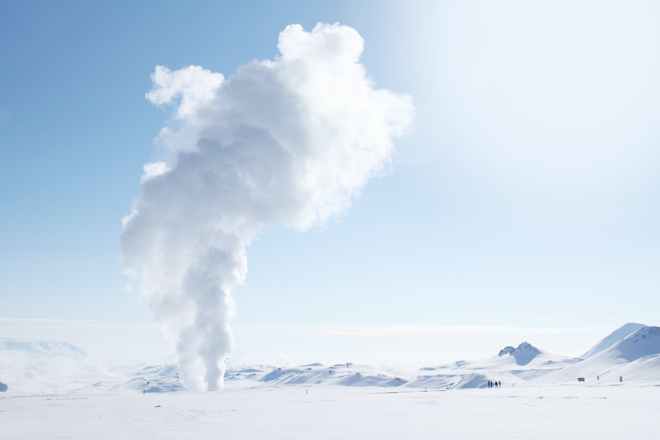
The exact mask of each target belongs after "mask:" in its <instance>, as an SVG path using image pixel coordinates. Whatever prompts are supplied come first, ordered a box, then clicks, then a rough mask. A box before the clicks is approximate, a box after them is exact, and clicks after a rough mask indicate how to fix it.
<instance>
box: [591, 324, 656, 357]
mask: <svg viewBox="0 0 660 440" xmlns="http://www.w3.org/2000/svg"><path fill="white" fill-rule="evenodd" d="M643 327H646V326H645V325H644V324H638V323H636V322H629V323H628V324H625V325H623V326H622V327H619V328H618V329H616V330H614V331H613V332H612V333H610V334H609V335H608V336H607V337H605V338H604V339H603V340H602V341H600V342H599V343H598V344H596V345H595V346H593V347H592V348H591V350H589V351H588V352H586V353H585V354H583V355H582V358H583V359H587V358H590V357H592V356H594V355H596V354H598V353H601V352H603V351H605V350H607V349H608V348H610V347H612V346H613V345H615V344H618V343H619V342H621V341H622V340H623V339H625V338H626V337H627V336H629V335H631V334H633V333H635V332H636V331H637V330H639V329H641V328H643Z"/></svg>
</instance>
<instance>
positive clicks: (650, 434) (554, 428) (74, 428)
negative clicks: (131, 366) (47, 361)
mask: <svg viewBox="0 0 660 440" xmlns="http://www.w3.org/2000/svg"><path fill="white" fill-rule="evenodd" d="M658 408H660V389H658V388H655V387H637V386H632V385H624V386H577V385H570V386H547V387H515V388H502V389H470V390H458V391H420V390H411V389H397V390H388V389H382V388H378V387H361V388H352V387H336V386H328V385H321V386H315V387H310V386H274V387H271V386H269V387H244V386H241V385H236V384H229V385H228V386H227V388H226V390H225V391H224V392H214V393H189V392H179V393H165V394H138V393H131V392H119V393H117V392H115V393H101V394H75V395H51V396H48V395H26V396H20V397H19V396H14V397H11V396H4V397H0V429H1V431H2V432H1V433H0V438H3V439H7V440H15V439H16V440H18V439H44V438H67V439H85V440H86V439H90V438H94V439H98V440H100V439H112V440H116V439H200V440H201V439H211V438H214V439H217V438H228V439H258V438H268V439H347V438H355V439H396V440H401V439H431V438H433V439H437V438H451V439H485V438H488V439H507V440H508V439H536V440H543V439H552V440H556V439H557V438H566V439H575V438H584V439H591V438H597V439H599V440H608V439H622V438H635V439H636V440H645V439H648V440H651V439H657V438H658V432H659V430H660V421H659V419H658Z"/></svg>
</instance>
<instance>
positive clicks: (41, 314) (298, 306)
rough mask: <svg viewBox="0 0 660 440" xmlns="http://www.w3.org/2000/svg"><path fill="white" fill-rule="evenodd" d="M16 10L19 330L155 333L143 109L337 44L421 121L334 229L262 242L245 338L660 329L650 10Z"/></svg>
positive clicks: (12, 110) (7, 186) (271, 234)
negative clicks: (630, 326) (300, 46)
mask: <svg viewBox="0 0 660 440" xmlns="http://www.w3.org/2000/svg"><path fill="white" fill-rule="evenodd" d="M1 8H2V10H1V11H0V17H2V18H0V24H1V26H0V54H1V56H2V57H1V59H2V60H3V62H2V69H0V83H1V84H2V85H3V93H2V97H1V98H0V148H1V150H2V153H3V157H4V164H5V166H4V168H3V171H2V173H0V188H2V190H1V194H2V202H3V203H2V204H0V219H1V220H0V222H2V223H1V224H0V244H1V245H0V258H1V261H2V262H3V264H2V266H1V269H0V279H2V285H1V286H0V298H2V308H3V310H2V312H1V313H2V315H3V316H4V317H7V318H49V319H61V320H83V319H84V320H101V321H120V322H145V321H148V320H149V319H150V313H149V311H148V310H147V308H146V307H145V306H144V305H143V304H142V302H141V300H140V298H139V297H138V296H137V295H136V294H135V293H132V292H128V291H127V290H126V289H125V280H124V279H123V277H122V274H121V267H120V252H119V234H120V219H121V218H122V217H123V216H124V215H125V214H126V213H127V212H128V210H129V208H130V204H131V200H133V199H134V198H135V197H136V195H137V191H138V185H139V178H140V175H141V173H142V165H143V164H144V163H145V162H147V161H149V160H150V159H151V158H152V157H153V138H154V137H155V135H156V134H157V133H158V130H159V129H160V127H162V125H163V123H164V120H165V119H166V118H167V114H166V113H165V112H163V111H160V110H158V109H155V108H154V107H152V106H150V105H149V104H148V103H147V102H146V101H145V99H144V94H145V92H147V91H148V90H149V88H150V79H149V75H150V73H151V72H152V71H153V69H154V66H155V65H157V64H162V65H167V66H170V67H172V68H178V67H184V66H187V65H190V64H198V65H201V66H204V67H206V68H209V69H212V70H214V71H218V72H223V73H224V74H225V75H226V76H229V75H231V74H232V72H233V71H234V70H235V69H236V67H238V66H240V65H241V64H244V63H246V62H248V61H250V60H251V59H254V58H271V57H273V56H274V55H275V54H276V41H277V35H278V33H279V31H280V30H281V29H282V28H283V27H284V26H286V25H287V24H290V23H300V24H302V25H303V26H305V28H311V27H313V25H314V24H315V23H316V22H319V21H321V22H331V23H332V22H341V23H344V24H347V25H350V26H352V27H354V28H355V29H357V30H358V31H359V32H360V34H361V35H362V36H363V37H364V39H365V47H366V50H365V53H364V56H363V62H364V64H365V65H366V66H367V68H368V73H369V75H370V77H371V78H372V79H373V80H374V81H375V83H376V84H377V85H378V86H379V87H385V88H388V89H391V90H395V91H397V92H405V93H409V94H411V95H412V96H413V99H414V101H415V105H416V111H417V114H416V120H415V123H414V127H413V129H412V131H411V133H410V134H409V135H408V136H407V137H406V138H405V139H403V140H402V141H401V142H399V143H398V144H397V147H398V152H397V154H396V156H395V159H394V161H393V162H392V164H391V166H390V167H389V169H388V170H387V173H386V175H385V176H383V177H380V178H377V179H374V180H372V181H371V182H370V183H369V184H368V186H367V187H366V188H365V190H364V191H363V192H362V194H361V196H360V197H359V198H358V199H357V200H356V201H355V202H354V203H353V206H352V207H351V209H350V210H348V212H347V213H346V214H345V215H343V216H342V217H341V218H340V219H339V220H336V221H331V222H330V223H328V224H327V225H325V226H324V227H322V228H320V229H316V230H312V231H310V232H307V233H300V232H296V231H290V230H286V229H284V228H281V227H273V228H271V229H270V230H268V231H267V233H264V234H263V235H262V236H261V237H260V238H259V239H258V240H257V241H256V242H255V243H254V245H253V246H252V248H251V249H250V255H249V274H248V279H247V283H246V285H245V286H244V287H242V288H240V289H239V290H238V291H237V292H236V295H235V298H236V302H237V305H238V311H239V312H238V318H237V320H238V326H237V332H240V331H241V328H245V329H249V328H251V327H255V326H263V325H265V326H284V327H287V326H288V327H287V328H289V329H291V328H297V326H317V325H324V326H328V327H350V328H376V329H382V328H384V327H388V326H391V325H413V326H426V327H440V326H452V325H454V326H455V325H479V326H489V325H492V326H508V327H519V328H533V327H542V328H547V327H556V328H596V327H597V328H610V327H614V326H617V325H620V324H623V323H624V322H626V321H633V320H634V321H642V322H647V323H654V320H655V322H656V323H657V317H656V314H655V313H654V311H655V310H658V307H660V295H658V286H659V285H660V275H659V274H658V271H657V267H658V263H659V262H660V261H659V257H660V251H659V249H660V246H659V245H660V234H659V233H658V229H657V225H658V224H659V222H658V220H659V217H660V210H659V209H658V207H657V206H658V204H657V200H658V195H659V194H658V188H660V185H659V184H660V175H659V174H658V172H657V170H658V169H660V167H659V166H660V155H659V154H658V148H657V143H658V138H659V135H660V128H658V127H660V124H658V123H657V120H658V116H657V115H658V110H659V109H658V106H657V102H660V101H659V100H658V98H659V97H660V96H658V95H659V94H660V88H659V87H658V85H657V78H658V74H659V73H660V72H659V70H660V66H659V65H658V61H659V55H658V54H660V51H658V41H660V39H658V35H657V33H658V30H657V28H658V26H657V23H658V20H659V19H660V11H658V8H657V7H656V6H655V5H653V4H652V3H644V2H631V3H626V4H625V5H624V4H622V3H620V4H615V3H603V2H583V3H580V5H579V6H576V5H572V4H571V3H569V2H553V3H552V5H549V4H546V5H541V4H536V5H530V4H528V3H527V2H504V3H502V4H501V5H498V6H494V5H492V4H489V3H488V2H483V3H480V2H460V3H457V2H446V3H443V2H429V3H423V2H418V3H415V4H410V3H408V2H405V3H404V2H375V1H374V2H360V3H359V4H358V2H332V3H329V2H328V3H322V2H278V3H277V6H274V5H272V4H268V3H265V2H264V3H247V2H241V3H240V5H238V6H237V5H236V4H231V3H223V2H191V3H181V2H162V3H159V4H158V5H157V6H155V5H154V6H150V7H146V6H143V7H136V6H135V5H134V4H131V3H128V2H126V3H121V2H115V3H114V4H112V5H109V4H106V5H103V4H91V3H89V2H64V3H61V4H57V5H56V4H54V3H49V2H24V3H23V4H18V3H16V2H13V3H7V4H4V5H3V6H1ZM289 331H290V330H289ZM239 339H240V336H239ZM586 348H587V347H585V349H586Z"/></svg>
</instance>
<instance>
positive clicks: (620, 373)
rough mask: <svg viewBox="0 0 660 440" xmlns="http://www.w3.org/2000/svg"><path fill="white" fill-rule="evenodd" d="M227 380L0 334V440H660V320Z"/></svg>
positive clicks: (236, 371) (253, 370) (233, 374)
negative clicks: (584, 338) (560, 338)
mask: <svg viewBox="0 0 660 440" xmlns="http://www.w3.org/2000/svg"><path fill="white" fill-rule="evenodd" d="M579 377H580V378H584V380H585V382H584V383H578V381H577V378H579ZM622 377H623V378H624V380H623V382H621V378H622ZM493 380H497V381H501V382H502V384H503V386H502V388H499V389H493V388H488V387H487V384H488V381H493ZM225 382H226V388H225V390H224V391H222V392H213V393H192V392H189V391H187V390H186V388H185V386H184V384H183V383H182V382H181V380H180V377H179V371H178V368H177V367H176V365H173V364H167V363H164V364H142V365H133V366H130V365H129V366H122V367H117V366H114V367H110V366H99V365H98V364H95V363H94V362H92V361H91V360H90V359H88V357H87V356H86V354H85V351H84V350H82V349H80V348H78V347H76V346H73V345H71V344H68V343H64V342H53V341H40V340H33V341H20V340H14V339H10V338H0V438H1V439H3V440H4V439H41V438H72V439H88V438H91V437H94V438H101V439H104V438H108V439H118V438H121V439H132V438H136V439H143V438H149V439H182V438H198V439H204V438H218V437H224V438H245V439H250V438H261V437H267V438H272V439H279V438H282V439H297V438H312V439H325V438H327V439H330V438H333V439H343V438H378V439H389V438H392V439H394V438H396V439H401V438H438V437H439V436H443V435H444V436H448V438H461V439H471V438H475V439H477V438H479V439H482V438H491V439H500V438H502V439H504V438H506V439H515V438H521V439H530V438H533V439H546V438H548V439H550V438H552V439H556V438H557V436H564V437H566V438H577V437H583V438H598V439H599V440H602V439H610V438H611V439H619V438H624V436H634V437H635V439H636V440H638V439H657V438H660V436H659V434H658V432H660V419H659V418H658V416H657V412H658V408H660V328H659V327H651V326H644V325H641V324H626V325H625V326H623V327H621V328H619V329H617V330H615V331H614V332H612V333H611V334H610V335H608V336H607V337H605V338H604V339H603V340H601V341H600V342H598V343H597V344H596V345H594V347H593V348H591V349H590V350H588V351H587V352H585V354H584V355H582V356H580V357H567V356H561V355H556V354H553V353H548V352H545V351H543V350H541V349H539V348H537V347H535V346H534V345H532V344H530V343H528V342H523V343H520V344H518V345H517V346H507V347H504V348H502V349H500V350H493V355H492V356H490V357H486V358H484V359H480V360H471V361H467V360H462V361H456V362H452V363H449V364H444V365H437V366H425V367H421V368H415V369H407V370H400V369H399V370H392V369H387V368H378V367H374V366H370V365H364V364H354V363H351V362H344V363H328V364H323V363H310V364H304V365H282V366H273V365H246V366H236V365H234V366H231V368H230V369H229V370H228V371H227V372H226V375H225Z"/></svg>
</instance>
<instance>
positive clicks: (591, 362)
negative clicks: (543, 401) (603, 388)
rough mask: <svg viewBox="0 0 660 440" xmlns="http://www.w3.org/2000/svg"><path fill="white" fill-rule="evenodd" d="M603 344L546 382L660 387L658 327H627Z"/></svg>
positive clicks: (659, 340) (659, 330)
mask: <svg viewBox="0 0 660 440" xmlns="http://www.w3.org/2000/svg"><path fill="white" fill-rule="evenodd" d="M626 333H627V334H626ZM603 341H605V342H606V343H605V344H603V342H601V343H599V344H598V345H597V346H596V347H594V349H592V350H590V351H589V352H588V353H589V354H590V355H589V356H588V357H586V358H585V359H584V360H582V361H580V362H578V363H576V364H575V365H572V366H571V367H568V368H565V369H563V370H561V371H559V372H558V373H556V374H554V375H552V376H550V377H549V379H550V380H552V381H555V382H570V381H574V380H576V378H578V377H583V378H585V380H586V381H587V382H591V383H598V382H600V383H618V382H620V380H621V378H623V380H624V381H635V382H641V383H648V382H654V383H660V327H650V326H644V325H641V327H640V325H639V324H627V325H626V326H623V327H622V328H621V329H618V330H617V331H615V332H614V333H612V335H610V336H608V337H607V338H605V339H604V340H603ZM595 348H598V349H597V350H596V349H595Z"/></svg>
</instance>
